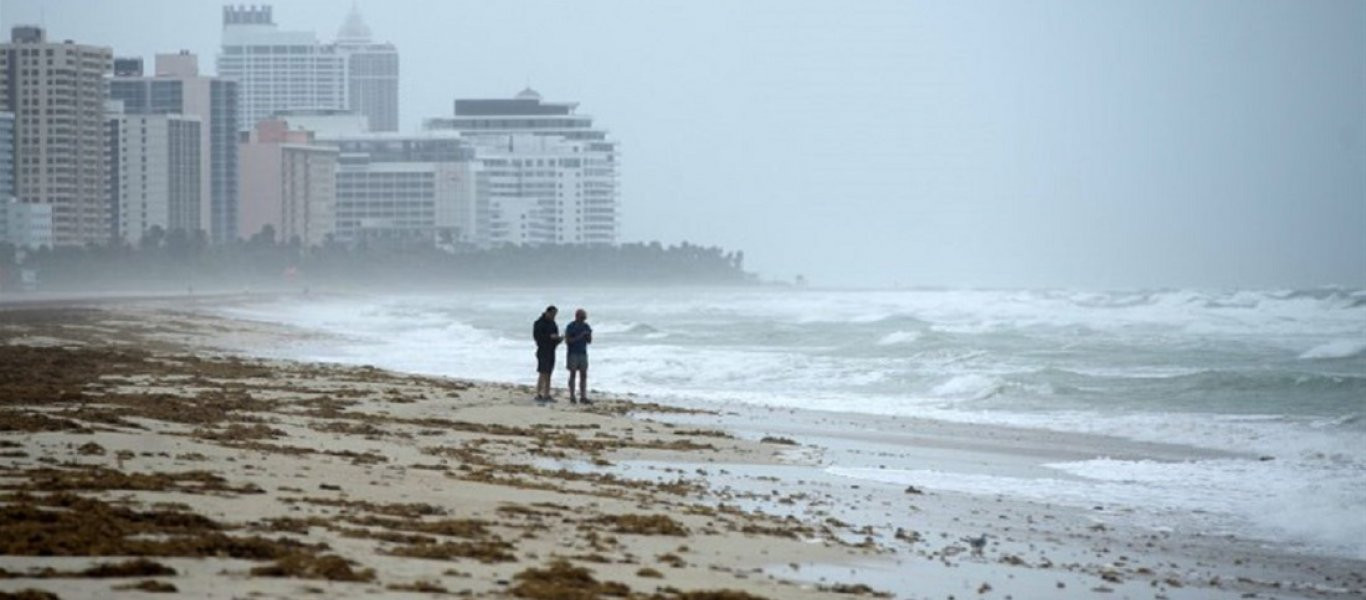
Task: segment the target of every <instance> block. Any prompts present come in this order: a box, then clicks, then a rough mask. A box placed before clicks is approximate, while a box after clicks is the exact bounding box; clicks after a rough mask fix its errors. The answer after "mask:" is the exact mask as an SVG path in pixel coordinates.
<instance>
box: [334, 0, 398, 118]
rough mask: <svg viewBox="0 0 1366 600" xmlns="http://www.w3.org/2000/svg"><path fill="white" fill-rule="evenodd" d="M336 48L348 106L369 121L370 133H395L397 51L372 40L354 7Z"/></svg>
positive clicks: (338, 33)
mask: <svg viewBox="0 0 1366 600" xmlns="http://www.w3.org/2000/svg"><path fill="white" fill-rule="evenodd" d="M336 46H337V49H338V51H340V52H341V53H342V54H343V55H345V56H346V94H347V106H348V107H349V108H350V109H351V110H352V111H353V112H355V113H357V114H361V115H365V117H366V118H367V119H369V122H370V131H381V132H383V131H398V49H397V48H395V47H394V45H393V44H390V43H387V42H386V43H376V42H374V41H373V40H372V39H371V35H370V28H369V27H368V26H366V25H365V21H363V20H362V19H361V16H360V13H359V12H357V10H356V7H355V5H352V6H351V13H350V14H348V15H347V16H346V23H345V24H343V25H342V27H341V30H340V31H338V32H337V43H336Z"/></svg>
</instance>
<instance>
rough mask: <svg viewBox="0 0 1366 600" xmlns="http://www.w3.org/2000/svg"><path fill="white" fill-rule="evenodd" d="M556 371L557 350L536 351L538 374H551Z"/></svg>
mask: <svg viewBox="0 0 1366 600" xmlns="http://www.w3.org/2000/svg"><path fill="white" fill-rule="evenodd" d="M554 370H555V349H554V348H550V349H547V350H537V351H536V372H537V373H549V372H551V371H554Z"/></svg>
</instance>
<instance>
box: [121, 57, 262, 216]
mask: <svg viewBox="0 0 1366 600" xmlns="http://www.w3.org/2000/svg"><path fill="white" fill-rule="evenodd" d="M115 63H116V65H115V67H116V68H115V69H114V79H112V80H111V81H110V82H109V96H110V98H111V99H114V100H119V101H121V102H123V110H124V112H126V113H128V114H132V115H169V114H179V115H187V116H195V117H199V121H200V125H201V128H202V129H201V131H200V142H199V151H198V152H197V153H196V155H197V156H198V157H199V161H200V166H199V169H198V173H199V174H200V181H199V193H198V194H197V197H198V198H199V199H200V207H199V208H198V209H197V210H195V211H194V213H195V214H196V215H199V222H198V223H196V224H195V225H194V227H193V228H192V229H202V230H204V232H205V233H208V234H209V236H210V238H211V239H212V240H213V241H214V242H217V243H225V242H231V241H232V240H235V239H237V233H238V232H237V218H238V217H237V211H238V195H237V130H238V107H237V94H238V86H237V82H236V81H232V80H229V79H223V78H221V77H206V76H203V75H200V74H199V60H198V58H196V57H195V55H193V54H190V53H189V52H185V51H181V52H180V53H178V54H158V55H156V73H155V77H144V76H143V70H142V60H141V59H119V60H116V61H115Z"/></svg>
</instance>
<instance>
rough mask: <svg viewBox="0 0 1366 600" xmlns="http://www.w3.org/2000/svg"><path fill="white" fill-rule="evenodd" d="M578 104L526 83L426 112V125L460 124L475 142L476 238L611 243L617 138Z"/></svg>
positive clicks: (451, 127) (490, 242)
mask: <svg viewBox="0 0 1366 600" xmlns="http://www.w3.org/2000/svg"><path fill="white" fill-rule="evenodd" d="M577 107H578V104H577V103H574V102H544V101H542V99H541V95H540V94H538V93H536V91H535V90H531V89H526V90H523V91H522V92H521V93H519V94H517V96H516V97H515V98H512V99H471V100H456V101H455V116H454V117H452V118H439V119H428V120H427V122H426V124H425V125H426V128H427V129H428V130H433V131H458V132H460V134H461V136H462V137H464V138H465V139H466V140H468V141H469V143H470V144H472V145H473V146H474V147H475V148H476V151H477V156H478V159H479V163H480V167H481V170H482V171H483V174H482V177H484V179H485V181H486V186H487V187H486V195H487V205H486V206H484V207H483V208H482V209H481V210H480V212H479V215H478V219H477V220H478V231H479V235H478V243H480V244H481V245H487V246H496V245H501V244H514V245H523V244H614V243H616V241H617V234H618V228H619V223H618V216H617V213H618V191H617V165H618V152H617V143H616V142H615V141H614V140H610V139H608V138H607V131H606V130H602V129H595V128H594V127H593V118H592V117H591V116H588V115H581V114H575V112H574V111H575V109H576V108H577Z"/></svg>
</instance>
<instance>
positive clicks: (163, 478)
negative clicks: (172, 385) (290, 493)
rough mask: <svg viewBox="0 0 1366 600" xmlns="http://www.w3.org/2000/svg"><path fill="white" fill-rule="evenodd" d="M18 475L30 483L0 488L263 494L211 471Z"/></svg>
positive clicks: (91, 469)
mask: <svg viewBox="0 0 1366 600" xmlns="http://www.w3.org/2000/svg"><path fill="white" fill-rule="evenodd" d="M19 475H22V476H25V477H27V478H28V479H29V482H28V483H21V484H16V485H9V486H0V489H3V488H9V489H19V490H25V491H44V492H56V491H73V490H90V491H97V490H135V491H144V492H168V491H176V492H190V493H196V492H234V493H239V494H259V493H261V492H262V490H261V488H259V487H257V486H256V485H254V484H250V483H248V484H245V485H241V486H233V485H229V484H228V482H227V480H226V479H224V478H223V477H221V476H218V475H215V474H213V473H210V472H208V471H184V472H181V473H125V472H123V471H118V470H115V469H109V468H106V467H96V466H90V467H78V468H70V469H53V468H38V469H29V470H26V471H22V472H20V473H19Z"/></svg>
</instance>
